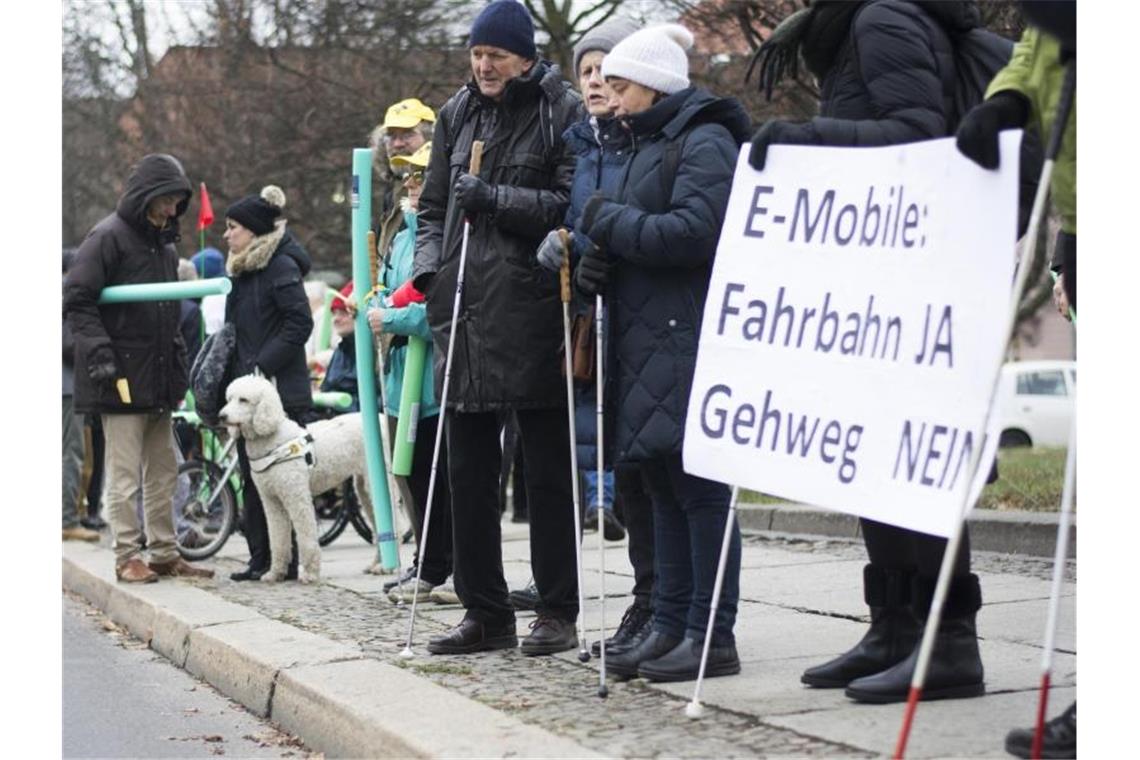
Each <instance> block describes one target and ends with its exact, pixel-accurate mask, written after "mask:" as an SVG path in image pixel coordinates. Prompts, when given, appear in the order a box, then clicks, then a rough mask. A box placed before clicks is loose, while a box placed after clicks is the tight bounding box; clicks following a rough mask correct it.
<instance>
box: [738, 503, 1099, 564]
mask: <svg viewBox="0 0 1140 760" xmlns="http://www.w3.org/2000/svg"><path fill="white" fill-rule="evenodd" d="M737 513H738V514H737V518H738V519H739V521H740V527H741V529H742V530H759V531H769V532H773V533H782V534H802V535H811V536H832V537H836V538H850V539H855V538H859V535H860V534H859V518H858V517H856V516H855V515H849V514H846V513H844V512H833V511H831V510H827V509H818V508H816V507H811V506H808V505H806V504H741V505H739V508H738V510H737ZM967 520H968V523H969V527H970V546H971V548H972V549H976V550H978V551H988V552H999V553H1002V554H1025V555H1028V556H1032V557H1049V558H1051V557H1052V556H1053V552H1054V551H1055V547H1056V542H1057V525H1058V522H1059V515H1058V514H1056V513H1042V512H997V511H994V510H990V509H983V510H978V509H976V510H974V511H973V512H971V513H970V516H969V518H967ZM1076 556H1077V516H1076V515H1075V514H1074V515H1073V516H1072V524H1071V525H1070V527H1069V552H1068V558H1069V559H1075V558H1076Z"/></svg>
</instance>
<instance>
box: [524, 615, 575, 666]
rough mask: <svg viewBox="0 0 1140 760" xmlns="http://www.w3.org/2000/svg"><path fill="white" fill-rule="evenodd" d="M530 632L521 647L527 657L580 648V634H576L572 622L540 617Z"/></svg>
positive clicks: (531, 626)
mask: <svg viewBox="0 0 1140 760" xmlns="http://www.w3.org/2000/svg"><path fill="white" fill-rule="evenodd" d="M530 630H531V633H530V635H529V636H527V637H526V638H525V639H523V640H522V645H521V647H520V648H521V649H522V653H523V654H525V655H531V656H533V655H536V654H555V653H556V652H565V651H567V650H569V649H576V648H577V647H578V634H577V633H575V632H574V621H572V620H562V619H561V618H556V617H551V616H549V615H539V616H538V617H537V618H535V619H534V621H533V622H531V624H530Z"/></svg>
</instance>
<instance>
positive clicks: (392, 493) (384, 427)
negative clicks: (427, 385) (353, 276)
mask: <svg viewBox="0 0 1140 760" xmlns="http://www.w3.org/2000/svg"><path fill="white" fill-rule="evenodd" d="M368 251H369V253H370V254H371V255H372V261H373V262H374V264H375V263H376V262H377V259H378V258H379V252H378V251H377V250H376V233H375V232H373V231H371V230H369V231H368ZM377 269H378V267H377V266H375V265H374V266H373V269H372V281H373V282H376V280H377V273H376V270H377ZM357 308H361V309H363V308H364V304H363V303H361V304H359V305H358V307H357ZM376 343H377V345H376V373H377V375H379V377H380V383H379V386H380V454H381V456H383V457H384V474H385V476H386V477H387V478H388V494H389V501H391V500H393V499H395V498H396V494H397V493H399V492H398V491H397V490H396V477H395V474H394V473H393V472H392V443H391V441H389V440H388V435H389V433H390V432H391V431H390V430H389V429H388V391H387V389H386V388H385V384H384V346H383V345H382V341H380V340H377V341H376ZM402 575H403V573H401V572H400V553H399V551H397V552H396V579H397V580H396V583H397V584H398V585H399V587H400V591H401V592H403V588H404V584H403V583H402V582H401V581H400V580H399V579H400V577H401V576H402ZM403 603H404V598H403V596H401V597H400V601H399V602H398V603H397V606H399V605H402V604H403Z"/></svg>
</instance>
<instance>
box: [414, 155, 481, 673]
mask: <svg viewBox="0 0 1140 760" xmlns="http://www.w3.org/2000/svg"><path fill="white" fill-rule="evenodd" d="M482 164H483V141H482V140H475V141H474V142H473V143H471V167H470V172H471V174H478V173H479V169H480V167H481V166H482ZM470 238H471V221H470V220H469V219H466V218H465V219H464V220H463V242H462V244H461V245H460V248H459V271H458V274H457V277H456V281H455V300H454V301H453V302H452V304H451V332H450V333H449V334H448V336H447V359H446V361H445V363H444V371H443V389H442V391H441V392H440V394H439V423H438V424H437V425H436V429H435V447H434V448H433V449H432V456H431V475H430V477H429V478H428V492H427V504H426V505H424V523H423V530H421V531H420V544H419V547H418V549H419V557H420V561H419V562H417V563H416V585H415V586H414V587H413V589H412V611H411V614H410V615H409V617H408V640H407V641H406V642H405V644H404V649H403V651H401V652H400V657H401V658H403V659H405V660H407V659H411V658H412V657H415V653H413V652H412V634H413V633H414V632H415V629H416V605H417V603H418V602H419V590H420V578H421V576H422V575H423V571H424V555H425V554H426V552H427V542H428V533H429V530H428V526H429V525H431V507H432V502H433V501H434V500H435V480H436V476H437V475H438V474H439V447H440V444H441V443H443V423H444V420H445V419H446V417H447V391H448V388H449V386H450V385H451V358H452V356H453V355H454V354H455V330H456V325H457V323H458V322H459V306H460V303H461V302H462V300H463V274H464V271H465V269H466V267H467V243H468V241H469V240H470Z"/></svg>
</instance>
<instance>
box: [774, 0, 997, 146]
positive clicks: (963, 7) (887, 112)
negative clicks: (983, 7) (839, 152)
mask: <svg viewBox="0 0 1140 760" xmlns="http://www.w3.org/2000/svg"><path fill="white" fill-rule="evenodd" d="M980 24H981V18H980V16H979V13H978V9H977V7H976V6H975V4H974V3H971V2H958V1H948V0H935V1H933V2H914V1H913V0H870V1H869V2H866V3H864V5H863V7H862V8H860V9H859V10H858V11H857V12H856V13H855V15H854V18H853V20H852V22H851V25H850V28H849V29H848V30H847V33H846V34H844V35H843V37H842V38H841V39H839V40H834V39H828V38H826V37H822V38H820V37H817V38H815V39H818V43H817V44H822V45H838V46H839V48H838V53H837V54H836V55H835V57H834V62H833V63H832V65H831V67H830V68H829V70H828V71H826V72H816V74H817V76H820V77H821V80H822V81H821V83H820V106H819V112H820V115H819V116H817V117H815V118H813V119H812V120H811V121H810V122H808V124H807V125H804V126H805V130H806V131H805V135H804V139H802V140H795V142H797V143H800V142H802V143H804V144H815V145H834V146H848V147H853V146H860V147H874V146H881V145H900V144H903V143H908V142H918V141H920V140H929V139H933V138H938V137H945V136H946V135H947V134H948V133H949V131H950V128H951V123H950V120H951V117H952V114H953V102H954V101H953V98H954V85H955V76H954V72H955V63H954V46H953V43H952V41H951V38H950V36H949V33H962V32H966V31H968V30H970V29H972V28H974V27H977V26H980ZM813 52H814V51H811V50H805V51H804V56H805V58H807V59H809V60H811V59H812V58H813V56H812V53H813Z"/></svg>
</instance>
